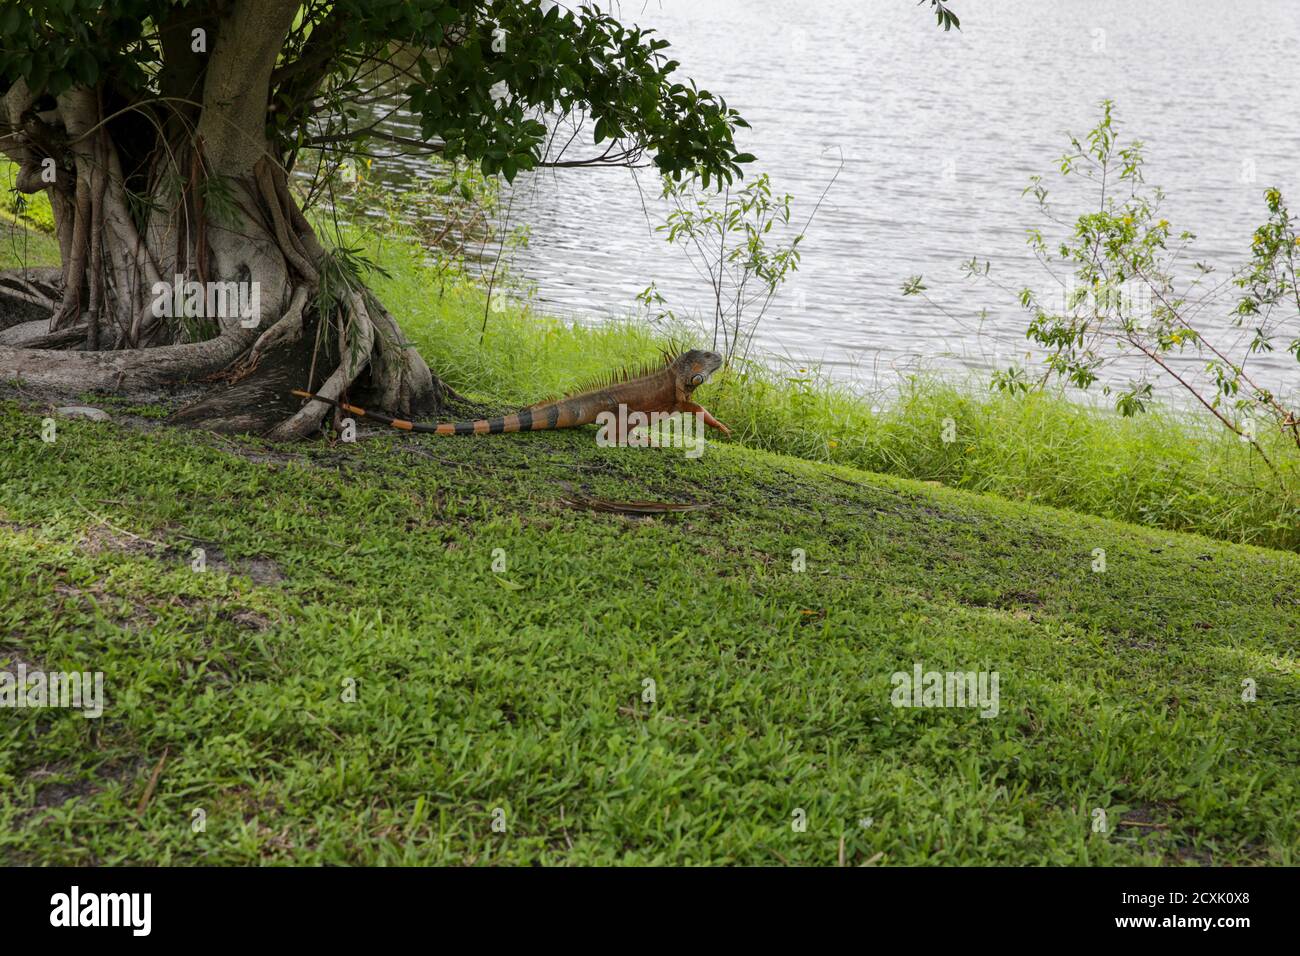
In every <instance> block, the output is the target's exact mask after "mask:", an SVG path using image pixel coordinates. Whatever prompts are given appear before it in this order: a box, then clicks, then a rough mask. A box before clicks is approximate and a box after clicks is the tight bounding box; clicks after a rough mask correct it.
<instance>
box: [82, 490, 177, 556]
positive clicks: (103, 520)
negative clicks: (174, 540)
mask: <svg viewBox="0 0 1300 956" xmlns="http://www.w3.org/2000/svg"><path fill="white" fill-rule="evenodd" d="M72 502H73V504H75V505H76V506H77V507H78V508H80V509H81V510H82V511H84V512H85V513H86V514H88V515H90V516H91V517H92V518H94V519H95V520H96V521H98V522H99V523H100V524H102V525H104V527H106V528H111V529H112V530H114V531H116V532H117V533H118V534H124V535H126V536H127V537H128V538H134V539H135V540H136V541H143V542H144V543H145V544H152V545H154V546H155V547H158V548H166V547H167V545H166V544H164V543H163V542H161V541H155V540H153V538H146V537H144V536H143V535H138V534H135V533H133V532H131V531H127V530H126V529H125V528H119V527H118V526H117V525H115V524H113V522H111V521H109V520H108V519H107V518H102V517H100V516H99V515H97V514H95V512H93V511H91V510H90V509H89V508H87V507H86V506H85V505H83V504H82V503H81V502H80V501H78V500H77V497H76V495H73V496H72Z"/></svg>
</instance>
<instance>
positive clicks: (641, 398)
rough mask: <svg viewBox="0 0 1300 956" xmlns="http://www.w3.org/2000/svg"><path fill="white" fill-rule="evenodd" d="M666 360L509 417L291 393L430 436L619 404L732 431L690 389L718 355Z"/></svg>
mask: <svg viewBox="0 0 1300 956" xmlns="http://www.w3.org/2000/svg"><path fill="white" fill-rule="evenodd" d="M665 358H666V360H667V361H666V363H665V364H664V365H663V366H661V367H659V368H656V369H653V370H650V369H637V370H634V371H623V372H616V373H614V374H612V375H609V376H606V377H605V378H604V379H603V380H601V381H599V382H596V383H593V384H592V385H591V386H590V387H588V388H587V389H585V390H584V391H581V392H578V393H577V394H575V395H570V396H568V397H567V398H561V399H556V400H554V401H545V402H539V403H537V404H536V405H530V406H529V407H528V408H525V409H522V410H521V411H518V412H515V413H514V414H512V415H504V416H500V417H497V418H480V419H477V420H475V421H468V422H444V423H442V424H437V425H426V424H421V423H420V422H409V421H405V420H404V419H401V418H390V417H389V416H388V415H383V414H380V413H379V412H368V411H366V410H365V409H364V408H358V407H357V406H355V405H348V404H346V403H344V402H336V401H334V399H332V398H324V397H322V396H320V395H313V394H312V393H311V392H304V391H300V390H298V389H294V390H293V394H294V395H297V396H299V397H300V398H309V399H315V400H316V401H320V402H327V403H328V404H330V405H334V406H336V407H337V408H341V409H343V410H344V411H345V412H350V413H351V414H353V415H357V416H359V417H363V418H369V419H372V420H373V421H377V422H383V423H385V424H388V425H392V426H393V427H394V428H400V429H402V430H404V431H412V432H427V433H428V434H431V435H499V434H501V433H502V432H526V431H541V430H543V429H551V428H575V427H577V426H579V425H590V424H593V423H594V422H595V421H596V417H597V416H598V415H600V414H601V413H602V412H610V413H614V414H617V413H618V411H619V406H620V405H622V406H624V408H625V409H626V410H627V411H629V412H647V413H648V412H686V413H690V414H695V413H698V414H699V415H701V416H702V417H703V420H704V424H706V425H708V426H709V427H711V428H716V429H718V430H719V431H720V432H722V433H723V434H724V435H730V434H731V429H729V428H728V427H727V426H726V425H724V424H722V422H720V421H718V420H717V419H716V418H714V417H713V416H712V415H710V414H709V412H708V410H707V409H705V408H702V407H701V406H699V405H696V404H695V403H694V402H692V401H691V393H692V392H694V391H695V389H696V388H698V387H699V386H700V385H703V384H704V382H705V381H707V380H708V378H709V376H710V375H712V374H713V373H714V372H715V371H717V370H718V369H719V368H720V367H721V366H722V357H721V356H720V355H718V354H717V353H716V352H704V351H700V350H699V349H692V350H691V351H689V352H683V353H682V354H681V355H678V356H676V357H673V356H665Z"/></svg>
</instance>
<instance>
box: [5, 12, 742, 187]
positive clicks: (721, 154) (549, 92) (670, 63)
mask: <svg viewBox="0 0 1300 956" xmlns="http://www.w3.org/2000/svg"><path fill="white" fill-rule="evenodd" d="M249 2H262V0H180V2H176V0H109V2H101V0H36V2H30V3H21V4H19V3H6V4H5V5H4V8H3V10H0V92H4V91H7V90H8V89H9V88H10V86H11V85H12V84H13V83H15V82H16V81H18V80H20V79H21V80H24V81H26V83H27V86H28V87H29V89H30V90H31V91H32V92H33V93H34V94H36V95H37V97H38V98H39V97H52V96H57V95H58V94H60V93H62V92H65V91H66V90H68V89H69V88H70V87H72V86H74V85H77V84H80V85H87V86H96V85H98V86H100V87H101V88H103V89H105V90H106V91H108V93H110V94H111V95H112V96H113V97H117V98H120V99H121V100H122V101H124V102H125V103H126V104H128V105H129V104H145V103H148V104H152V105H154V106H155V107H157V109H156V112H158V113H159V114H163V113H165V112H166V108H167V101H166V100H163V99H161V97H163V96H164V95H166V94H167V93H168V92H169V90H168V89H167V86H168V84H167V78H168V75H169V72H170V73H172V74H175V73H178V72H181V71H184V70H186V69H189V70H193V69H195V68H196V63H197V69H198V70H200V71H201V69H202V57H204V56H207V55H211V51H212V50H214V49H215V48H216V44H219V42H220V39H219V36H213V35H207V36H206V44H205V45H206V51H205V52H204V53H202V54H195V53H194V52H193V51H192V50H191V49H190V45H189V44H188V43H184V42H182V43H180V44H177V43H175V42H172V43H165V42H164V35H165V34H167V33H168V31H172V33H173V36H175V35H176V34H177V33H179V35H180V36H182V37H183V38H185V37H188V35H189V34H190V33H191V31H192V30H194V29H202V30H205V31H208V32H209V33H210V34H211V33H219V31H220V25H221V23H222V18H223V16H225V15H227V14H229V13H230V11H231V10H232V9H233V8H235V7H236V5H237V4H239V3H249ZM667 48H668V43H667V41H665V40H663V39H661V38H659V37H658V36H657V35H655V34H654V32H653V31H651V30H643V29H639V28H635V27H626V26H624V25H622V24H621V23H619V22H618V21H617V20H615V19H614V18H613V17H611V16H609V15H608V14H606V13H604V12H602V11H600V10H598V9H596V8H594V7H591V6H582V7H580V8H578V9H577V10H570V9H566V8H564V7H563V6H561V5H559V4H542V3H539V2H537V0H498V2H496V3H491V2H488V0H415V2H411V0H337V2H311V0H309V2H305V3H303V4H302V5H301V7H300V9H299V11H298V14H297V17H296V19H295V22H294V25H293V27H292V29H291V31H290V33H289V36H288V38H287V39H286V42H285V43H284V45H283V48H282V50H281V51H280V54H279V58H278V61H277V65H276V69H275V72H274V73H273V75H272V78H271V84H270V86H271V89H269V90H268V91H267V104H268V134H269V135H270V137H271V145H272V148H274V149H277V150H279V151H280V152H282V153H284V154H287V153H290V152H292V151H293V150H294V149H295V148H297V147H298V146H300V145H302V144H303V143H305V142H307V141H308V140H309V139H310V128H311V126H312V122H313V119H319V117H318V116H316V114H317V112H318V111H319V110H320V109H322V108H326V107H328V108H331V109H337V110H340V111H342V112H346V110H347V108H348V107H347V100H346V97H345V98H343V99H339V98H335V97H330V98H328V99H326V98H324V97H325V92H324V91H333V92H335V93H338V92H342V93H344V94H351V95H353V96H354V98H360V97H363V96H365V95H366V94H367V93H368V92H370V91H368V90H367V89H366V88H365V86H366V84H365V81H364V79H362V78H363V77H371V78H373V77H375V76H376V75H377V71H376V70H375V69H374V68H375V67H376V66H383V65H385V64H387V65H389V66H391V67H393V68H394V69H395V70H396V72H397V74H398V75H400V76H403V77H405V78H407V79H408V80H409V83H408V85H407V87H406V94H407V96H409V102H408V103H407V104H406V105H407V108H408V109H409V110H410V111H411V112H412V113H414V114H415V115H416V116H417V117H418V119H419V122H420V128H421V133H422V135H423V136H424V137H425V138H426V139H427V140H441V141H442V142H443V143H444V144H445V146H443V147H442V148H443V150H444V151H445V152H446V153H448V154H449V155H462V156H465V157H468V158H470V159H472V160H474V161H477V162H479V163H480V164H481V165H482V168H483V170H484V172H487V173H489V174H491V173H498V172H499V173H502V174H504V175H505V176H506V178H508V179H510V178H513V177H514V175H515V174H516V173H517V172H518V171H520V170H525V169H532V168H534V167H536V166H538V165H542V164H546V163H548V156H547V137H548V131H547V127H546V125H545V123H544V122H543V121H542V120H543V116H544V114H546V113H562V114H568V115H570V116H576V117H578V118H579V119H580V120H581V121H582V122H583V124H584V128H589V129H590V134H591V136H592V139H593V141H594V143H595V144H597V145H599V144H607V145H606V146H605V147H604V150H605V151H604V152H603V153H602V154H600V155H599V156H598V157H595V158H588V159H587V160H585V161H584V160H578V161H563V162H565V163H566V164H573V165H589V164H590V165H594V164H600V163H610V162H615V163H630V162H634V161H636V160H637V159H638V158H639V157H640V156H641V154H642V152H644V151H650V152H652V153H653V162H654V164H655V165H656V166H657V167H658V168H659V169H660V171H661V172H663V173H665V174H667V175H670V176H673V177H674V178H680V177H681V176H682V174H683V173H693V172H698V173H700V174H701V176H702V177H703V178H704V179H705V180H706V182H707V180H708V179H710V178H712V179H715V180H725V181H727V182H730V181H731V180H732V178H733V176H736V175H739V174H740V172H741V168H740V167H741V165H742V164H744V163H746V162H749V161H751V160H752V159H753V157H752V156H749V155H747V154H743V153H739V152H738V151H737V149H736V146H735V144H734V142H733V133H734V131H735V129H736V128H737V127H742V126H746V125H747V124H746V123H745V121H744V120H743V118H741V116H740V115H739V114H738V113H737V112H736V111H735V110H733V109H731V108H729V107H728V106H727V104H726V101H725V100H723V99H721V98H720V97H716V96H714V95H713V94H711V93H709V92H708V91H707V90H701V89H698V88H697V87H696V85H695V84H694V83H693V82H691V81H690V80H689V79H684V78H682V79H679V78H678V72H677V71H678V67H679V63H678V62H677V61H676V60H672V59H670V58H669V57H668V56H667V55H666V53H665V51H666V50H667ZM194 57H198V59H197V61H195V60H194ZM183 61H190V62H183ZM327 81H328V82H327ZM193 88H194V89H195V93H194V96H195V98H198V97H199V96H200V93H199V91H201V85H198V84H195V85H193ZM372 88H373V87H372ZM372 132H373V131H371V130H367V129H365V128H361V129H356V128H355V127H354V126H351V125H349V126H348V128H347V132H346V134H345V135H343V136H340V137H337V140H338V141H347V142H360V141H363V140H364V139H365V138H366V137H367V136H368V135H371V133H372Z"/></svg>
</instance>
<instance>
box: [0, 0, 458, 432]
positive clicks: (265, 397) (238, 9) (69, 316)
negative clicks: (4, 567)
mask: <svg viewBox="0 0 1300 956" xmlns="http://www.w3.org/2000/svg"><path fill="white" fill-rule="evenodd" d="M297 6H298V4H297V2H285V0H268V2H265V3H260V4H236V5H234V6H232V7H231V8H229V10H230V12H229V13H228V14H227V15H226V16H225V17H224V18H221V19H219V20H217V21H215V22H213V23H212V24H211V30H212V32H214V33H215V38H214V39H213V40H212V49H211V53H210V56H209V59H208V60H207V62H206V70H205V71H204V74H205V79H204V81H203V91H202V109H201V111H200V110H196V109H192V108H189V107H185V109H184V112H185V113H187V114H188V115H182V110H181V109H180V108H176V109H174V110H173V112H172V113H171V114H169V115H167V116H165V117H164V118H163V119H162V120H159V119H158V118H157V116H156V115H155V114H154V113H149V114H148V115H149V116H151V117H153V120H154V122H153V124H152V127H151V126H149V125H148V124H145V125H143V126H142V125H141V123H140V117H139V115H138V114H141V113H145V112H146V109H147V108H145V107H138V108H136V109H129V110H123V109H122V108H120V107H119V108H117V109H110V108H106V107H105V104H104V98H105V95H106V94H105V90H104V89H90V88H85V87H74V88H73V89H71V90H69V91H68V92H66V93H64V94H63V95H61V96H59V97H58V98H57V102H55V103H54V104H52V105H51V104H49V103H42V104H35V103H33V102H32V98H31V96H30V95H29V94H28V93H27V91H26V88H25V87H24V85H23V84H21V83H19V84H16V85H15V86H14V87H12V88H11V89H10V90H9V91H8V93H7V94H6V95H5V96H4V97H3V100H0V130H2V129H9V130H11V131H12V132H10V133H9V134H8V135H5V136H0V151H3V152H4V153H5V154H7V155H8V156H9V157H10V158H12V159H13V160H15V161H16V162H17V163H18V165H19V175H18V182H17V188H18V189H19V190H20V191H22V192H26V193H35V192H39V191H42V190H43V191H45V192H46V193H47V194H48V195H49V197H50V201H51V205H52V207H53V209H54V212H55V225H56V231H57V236H58V240H59V246H60V250H61V252H62V260H63V262H62V268H61V270H60V273H59V276H58V281H57V282H54V281H52V277H51V276H50V275H49V274H48V273H45V274H43V275H35V274H33V273H24V274H9V275H7V276H0V301H3V302H4V303H6V304H7V305H8V306H9V307H10V308H9V310H8V313H9V318H8V320H6V315H5V313H2V312H0V379H4V380H19V381H22V382H28V383H32V384H36V385H44V386H49V387H53V388H56V389H65V390H68V391H71V392H77V393H80V392H85V391H103V392H110V393H113V394H117V395H133V394H143V393H151V394H156V392H157V390H158V389H160V388H167V387H169V386H172V385H177V384H182V383H191V384H194V383H201V384H203V385H204V387H205V389H206V391H207V392H208V393H209V394H206V395H205V396H204V397H203V398H202V399H201V400H200V401H199V402H197V403H195V404H193V405H191V406H190V407H188V408H187V409H185V410H183V412H182V413H180V414H179V415H178V416H177V419H178V420H181V421H186V422H191V423H196V424H203V425H205V426H207V427H212V428H216V429H235V430H240V431H251V432H258V433H262V434H266V435H268V436H269V437H273V438H277V439H293V438H301V437H304V436H306V435H309V434H311V433H313V432H315V431H317V430H318V429H319V428H320V426H321V422H322V420H323V418H324V417H325V415H326V413H327V411H328V410H329V409H330V406H329V405H327V404H326V403H324V402H317V401H313V402H308V403H307V404H306V405H305V406H302V407H299V406H300V403H299V402H298V401H297V400H294V399H291V398H290V397H289V395H288V391H289V389H290V388H295V387H296V388H304V389H306V390H308V391H313V392H316V393H318V394H321V395H323V396H326V397H328V398H339V397H340V396H343V395H344V394H345V393H346V392H348V390H349V389H355V390H356V391H359V392H361V393H363V395H362V398H363V399H364V400H371V399H373V401H374V403H375V404H376V405H377V406H378V407H383V408H386V409H388V410H389V411H390V412H392V413H394V414H397V415H402V416H406V417H409V416H416V415H421V414H429V413H431V412H435V411H438V410H440V409H441V407H442V405H443V402H444V399H445V397H446V396H447V395H448V390H447V389H446V388H445V386H443V385H442V383H441V382H440V381H438V380H437V379H436V378H435V377H434V376H433V374H432V373H431V372H430V370H429V368H428V366H427V365H426V364H425V362H424V360H423V359H422V358H421V357H420V355H419V353H418V352H417V351H416V350H415V349H414V347H411V346H408V345H403V343H404V342H405V338H404V336H403V335H402V334H401V331H400V329H399V328H398V325H397V322H396V321H395V320H394V319H393V317H392V316H391V315H390V314H389V313H388V312H387V311H386V310H385V309H384V308H383V306H382V305H381V304H380V303H379V302H378V301H377V300H376V299H375V298H374V296H373V295H372V294H371V293H370V292H369V291H368V290H367V289H366V288H365V286H364V285H363V284H362V283H361V282H360V280H359V279H358V277H357V276H356V275H355V274H353V273H351V272H350V271H349V270H348V269H347V268H346V263H345V262H344V261H343V260H341V259H339V258H338V257H335V256H332V255H331V254H330V253H329V252H328V251H327V250H325V249H324V248H323V246H322V244H321V242H320V241H319V239H318V238H317V236H316V234H315V232H314V230H313V229H312V227H311V225H310V223H309V222H308V220H307V218H306V216H305V215H304V214H303V212H302V210H301V209H300V208H299V207H298V205H297V203H296V201H295V200H294V198H293V196H292V194H291V192H290V190H289V187H288V182H287V179H286V174H285V172H284V169H283V167H282V166H281V165H280V163H279V160H278V158H277V157H275V156H273V155H272V154H271V153H270V151H269V150H268V144H267V142H266V137H265V121H266V115H267V109H266V102H265V93H264V92H263V93H262V94H260V95H259V94H258V93H257V91H258V90H261V91H265V90H266V89H268V83H269V78H270V73H271V69H272V68H273V67H274V65H275V58H276V53H277V51H278V50H279V49H280V46H281V44H282V43H283V41H284V37H285V33H286V31H287V29H288V27H289V23H290V20H291V18H292V15H293V11H294V10H295V9H296V8H297ZM178 9H181V8H178ZM182 49H183V47H182ZM186 66H187V65H186V64H185V63H184V62H180V63H179V64H173V66H172V68H173V70H174V74H175V75H169V77H164V78H163V79H164V84H163V85H164V88H167V87H168V84H172V85H173V86H174V85H175V84H176V83H177V82H180V81H179V80H178V79H177V78H176V77H177V76H185V75H190V74H195V71H194V70H193V69H192V68H191V69H190V70H189V72H188V73H187V72H186ZM195 75H197V74H195ZM148 109H152V108H148ZM196 118H197V122H195V119H196ZM151 128H156V132H157V137H156V139H155V141H154V142H152V143H151V144H150V148H148V149H145V148H142V147H141V145H140V138H141V137H142V136H143V135H146V134H147V133H148V131H149V129H151ZM142 130H143V131H144V132H143V133H142ZM178 278H179V283H180V285H181V288H182V291H183V292H184V293H187V294H184V295H182V296H180V297H179V298H178V297H177V296H176V295H173V294H170V293H167V294H163V292H164V290H165V289H170V288H171V287H172V286H173V285H175V284H177V280H178ZM187 283H195V284H196V285H186V284H187ZM195 290H198V295H197V296H196V295H195V294H194V293H195ZM232 302H238V303H242V304H243V305H244V306H246V308H245V309H244V310H243V311H241V309H240V308H237V307H232ZM254 304H256V305H259V306H260V308H258V309H254V308H253V306H254ZM178 305H179V306H180V307H181V308H179V309H178V308H177V306H178ZM214 305H215V306H216V308H212V306H214ZM196 311H200V312H201V313H202V314H193V313H195V312H196ZM37 319H40V320H41V321H36V320H37ZM272 353H275V355H274V358H272V357H271V356H272ZM365 393H369V394H368V395H365ZM241 403H248V404H249V405H251V407H244V406H243V404H241Z"/></svg>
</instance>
